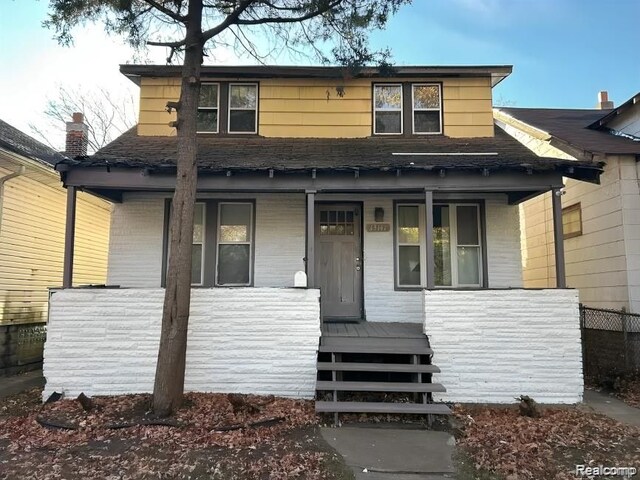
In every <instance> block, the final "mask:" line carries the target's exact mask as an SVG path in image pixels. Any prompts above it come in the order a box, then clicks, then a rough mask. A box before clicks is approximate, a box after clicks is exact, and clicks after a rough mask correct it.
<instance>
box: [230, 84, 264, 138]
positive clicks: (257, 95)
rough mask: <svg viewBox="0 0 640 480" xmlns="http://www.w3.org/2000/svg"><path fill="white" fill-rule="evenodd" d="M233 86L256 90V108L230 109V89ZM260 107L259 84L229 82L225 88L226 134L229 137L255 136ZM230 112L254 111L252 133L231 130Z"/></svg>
mask: <svg viewBox="0 0 640 480" xmlns="http://www.w3.org/2000/svg"><path fill="white" fill-rule="evenodd" d="M234 86H245V87H246V86H251V87H255V89H256V107H255V108H232V107H231V89H232V87H234ZM259 106H260V84H259V83H257V82H229V84H228V87H227V122H226V125H227V133H228V134H230V135H256V134H257V133H258V113H259ZM231 110H239V111H248V112H251V111H255V112H256V118H255V122H254V126H253V131H252V132H238V131H233V130H231Z"/></svg>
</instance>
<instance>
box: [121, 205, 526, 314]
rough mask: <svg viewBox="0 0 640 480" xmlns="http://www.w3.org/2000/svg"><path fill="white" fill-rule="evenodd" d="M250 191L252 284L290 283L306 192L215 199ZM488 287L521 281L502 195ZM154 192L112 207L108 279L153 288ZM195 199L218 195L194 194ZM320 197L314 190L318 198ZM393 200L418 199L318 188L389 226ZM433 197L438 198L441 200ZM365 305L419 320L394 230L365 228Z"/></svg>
mask: <svg viewBox="0 0 640 480" xmlns="http://www.w3.org/2000/svg"><path fill="white" fill-rule="evenodd" d="M234 197H236V198H242V199H247V198H255V202H256V234H255V266H254V269H255V270H254V271H255V275H254V285H255V286H257V287H290V286H293V277H294V274H295V272H296V271H299V270H304V268H305V265H304V261H303V258H304V256H305V218H306V211H305V196H304V195H303V194H255V195H247V194H245V195H240V196H237V195H236V196H234V195H225V196H224V197H220V196H218V198H225V199H230V198H234ZM480 197H481V199H482V200H484V202H485V212H486V220H487V225H486V237H487V238H486V240H487V246H486V250H487V257H488V258H487V262H488V277H489V286H490V287H492V288H501V287H520V286H522V271H521V260H520V258H521V257H520V233H519V224H518V221H519V218H518V207H516V206H512V205H508V203H507V197H506V195H501V194H484V195H482V196H480ZM165 198H166V195H159V194H141V193H130V194H126V195H125V198H124V201H123V203H121V204H117V205H116V206H115V208H114V213H113V216H112V226H111V247H110V255H109V275H108V283H109V284H110V285H120V286H122V287H159V286H160V278H161V266H162V232H163V221H164V199H165ZM198 198H216V196H215V195H212V194H208V195H198ZM319 198H320V197H319ZM394 199H403V200H416V201H421V200H422V199H421V198H420V197H411V196H407V195H404V196H402V195H401V196H392V195H350V196H347V195H340V196H336V195H328V194H325V195H322V196H321V200H322V201H323V202H324V201H337V202H345V201H361V202H362V203H363V215H364V223H365V225H366V224H367V223H372V222H373V221H374V210H375V208H376V207H382V208H384V210H385V212H386V213H385V216H386V218H385V222H389V223H391V224H392V225H393V201H394ZM477 199H479V197H478V195H471V194H466V195H463V194H457V195H456V196H455V197H452V198H451V200H452V201H455V200H477ZM447 200H448V199H447V198H446V197H444V196H438V197H437V198H436V201H447ZM363 230H364V231H363V259H364V262H363V273H364V278H363V282H364V309H365V313H366V317H367V320H369V321H375V322H415V323H421V322H422V321H423V310H422V293H421V292H420V291H401V290H396V289H395V287H394V282H395V280H394V245H393V231H389V232H367V231H366V228H365V229H363Z"/></svg>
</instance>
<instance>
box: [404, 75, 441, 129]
mask: <svg viewBox="0 0 640 480" xmlns="http://www.w3.org/2000/svg"><path fill="white" fill-rule="evenodd" d="M415 87H438V99H439V103H440V107H438V108H415ZM436 111H437V112H438V113H439V115H438V116H439V125H440V130H439V131H437V132H416V116H415V112H436ZM442 132H443V125H442V84H440V83H435V82H431V83H428V82H420V83H411V133H413V134H414V135H442Z"/></svg>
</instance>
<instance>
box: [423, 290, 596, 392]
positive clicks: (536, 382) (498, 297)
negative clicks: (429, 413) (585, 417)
mask: <svg viewBox="0 0 640 480" xmlns="http://www.w3.org/2000/svg"><path fill="white" fill-rule="evenodd" d="M424 310H425V333H426V334H427V335H428V336H429V340H430V342H431V347H432V348H433V350H434V356H433V363H434V364H435V365H437V366H439V367H440V368H441V370H442V373H440V374H436V375H434V381H436V382H439V383H442V384H443V385H444V386H445V387H446V388H447V393H444V394H437V395H436V394H434V398H437V399H441V400H444V401H453V402H480V403H483V402H490V403H513V402H514V398H515V397H517V396H519V395H529V396H531V397H532V398H534V399H535V400H536V401H538V402H541V403H577V402H580V401H581V400H582V392H583V388H584V385H583V378H582V349H581V342H580V323H579V322H580V320H579V312H578V291H577V290H556V289H550V290H522V289H515V290H474V291H451V290H436V291H426V292H425V293H424Z"/></svg>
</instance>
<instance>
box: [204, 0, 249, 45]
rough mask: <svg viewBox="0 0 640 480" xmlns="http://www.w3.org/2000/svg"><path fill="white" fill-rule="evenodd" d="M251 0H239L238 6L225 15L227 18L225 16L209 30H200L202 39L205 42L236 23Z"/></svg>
mask: <svg viewBox="0 0 640 480" xmlns="http://www.w3.org/2000/svg"><path fill="white" fill-rule="evenodd" d="M252 1H253V0H242V1H241V2H240V5H238V8H236V9H235V10H234V11H233V12H231V13H230V14H229V15H227V18H225V19H224V20H223V21H222V22H220V24H218V25H217V26H215V27H213V28H210V29H209V30H205V31H204V32H202V39H203V41H204V42H205V43H206V41H207V40H209V39H210V38H213V37H215V36H216V35H218V34H219V33H220V32H222V31H224V30H226V29H227V28H228V27H229V26H230V25H233V24H234V23H237V22H238V18H239V17H240V15H242V13H243V12H244V11H245V10H246V9H247V8H248V7H249V5H251V3H252Z"/></svg>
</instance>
